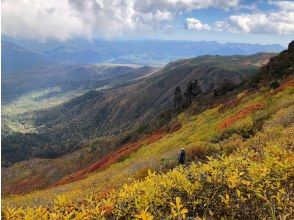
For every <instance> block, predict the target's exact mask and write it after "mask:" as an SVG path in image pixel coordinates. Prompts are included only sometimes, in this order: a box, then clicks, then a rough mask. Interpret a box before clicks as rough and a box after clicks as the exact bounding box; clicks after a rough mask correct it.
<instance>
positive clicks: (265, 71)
mask: <svg viewBox="0 0 294 220" xmlns="http://www.w3.org/2000/svg"><path fill="white" fill-rule="evenodd" d="M261 72H262V76H263V77H264V78H265V79H279V78H282V77H286V76H289V75H291V74H293V73H294V41H292V42H290V43H289V45H288V49H287V50H284V51H282V52H281V53H280V54H279V55H278V56H275V57H272V58H271V59H270V60H269V62H268V64H267V65H266V66H264V67H263V68H262V70H261Z"/></svg>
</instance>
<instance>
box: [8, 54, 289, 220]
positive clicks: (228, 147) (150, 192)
mask: <svg viewBox="0 0 294 220" xmlns="http://www.w3.org/2000/svg"><path fill="white" fill-rule="evenodd" d="M285 53H288V56H292V55H293V54H292V52H290V53H289V50H288V52H287V51H286V52H284V54H285ZM280 56H281V55H279V56H277V57H276V59H278V58H279V57H280ZM269 65H270V64H269ZM291 65H292V66H294V64H291ZM281 66H284V63H283V62H281ZM285 68H288V67H285ZM281 69H282V71H283V70H284V68H281ZM288 73H289V72H287V74H286V75H283V76H282V78H281V79H280V80H281V84H280V86H279V87H278V88H276V89H271V88H270V87H269V82H270V81H269V80H267V84H265V82H266V78H267V75H265V74H264V72H262V71H260V73H259V74H261V75H260V77H261V78H263V79H264V81H263V82H262V84H261V86H262V85H263V86H262V87H260V88H259V89H258V90H253V91H249V90H243V91H242V88H240V89H241V90H240V91H237V90H235V91H231V92H229V93H231V94H227V95H228V96H227V99H228V100H227V101H225V102H222V103H221V104H219V100H218V99H222V97H219V96H216V97H215V99H214V103H212V104H214V105H213V106H210V107H208V108H206V109H205V110H204V111H203V112H202V113H200V114H198V113H197V112H196V113H195V111H194V110H195V108H197V105H198V104H199V100H195V102H194V105H192V106H191V107H190V108H189V109H187V111H185V112H182V113H181V114H180V115H178V116H176V117H175V118H173V120H172V122H171V123H170V125H173V124H175V123H178V124H180V126H178V129H175V130H162V131H161V135H157V136H156V138H154V137H153V138H147V139H142V140H141V141H139V142H138V143H137V145H138V146H139V147H132V148H126V149H130V150H129V151H128V152H126V153H125V154H119V152H116V153H117V155H118V156H117V158H114V157H112V159H114V160H112V161H111V162H108V161H109V160H110V158H111V157H108V159H105V158H103V159H102V160H101V161H100V165H101V164H103V163H107V165H106V166H100V167H98V168H97V171H96V172H95V173H92V175H91V174H90V175H89V176H88V177H87V178H86V179H84V180H80V181H78V182H75V183H71V184H66V185H61V186H57V187H56V188H51V189H47V190H44V191H38V192H34V193H31V194H28V195H20V196H13V197H8V198H6V199H4V202H3V204H4V207H5V208H4V210H5V212H4V214H5V215H6V216H8V215H11V214H14V215H16V216H19V217H21V218H23V217H25V216H29V215H34V216H37V215H40V214H41V213H42V215H44V214H46V215H54V216H60V217H61V216H64V215H65V212H64V211H63V210H64V209H67V210H70V211H69V213H68V214H67V215H71V214H73V215H79V216H82V218H86V217H88V218H101V217H105V218H113V217H120V218H133V217H134V216H142V218H143V216H146V215H147V216H149V215H152V216H154V217H155V218H161V217H167V216H169V215H170V216H171V217H172V216H173V217H176V218H178V217H179V216H182V217H183V214H185V215H188V216H189V217H196V216H198V217H203V216H206V217H207V216H210V217H211V218H217V219H219V218H221V217H229V218H234V219H246V218H251V217H252V216H253V217H254V218H258V219H259V218H270V217H278V216H281V217H284V218H286V216H289V215H290V216H291V215H292V214H293V213H292V212H291V207H292V204H293V198H292V196H291V194H292V193H293V185H292V184H291V181H292V180H293V172H292V171H293V158H294V154H293V135H291V134H292V133H293V126H294V120H293V117H292V116H293V111H294V106H293V104H294V103H293V98H294V97H293V96H294V79H293V72H292V73H291V74H290V76H288ZM225 96H226V95H225ZM182 147H185V148H186V150H187V161H188V162H189V164H188V166H187V167H186V168H185V167H175V166H176V164H177V161H176V155H177V153H178V152H179V150H180V149H181V148H182ZM190 162H192V165H190ZM93 165H94V164H93ZM95 166H98V164H97V163H95ZM91 168H93V170H92V171H95V169H94V167H93V166H90V167H89V169H91ZM171 168H172V169H173V168H174V169H173V170H170V169H171ZM149 169H150V170H155V171H157V172H159V174H157V175H155V174H154V173H152V172H150V171H148V170H149ZM81 172H84V170H82V171H81ZM81 172H78V174H79V173H81ZM165 173H166V174H165ZM146 176H147V177H146ZM69 179H70V178H69ZM138 179H141V180H142V179H143V180H142V181H138ZM32 181H33V180H32ZM126 183H127V184H129V185H124V186H123V184H126ZM269 186H270V187H269ZM56 195H59V196H58V197H57V198H56ZM268 198H271V199H270V200H268ZM54 200H55V201H54ZM268 201H270V202H268ZM52 203H54V205H53V206H52V205H51V206H48V205H49V204H52ZM172 204H173V205H172ZM252 204H254V206H253V207H252ZM24 205H25V206H31V207H32V206H39V205H42V206H43V207H41V208H39V209H33V210H32V209H25V208H24V209H8V208H7V206H10V207H21V206H24ZM47 207H48V208H47ZM144 210H145V211H144ZM183 210H185V211H183Z"/></svg>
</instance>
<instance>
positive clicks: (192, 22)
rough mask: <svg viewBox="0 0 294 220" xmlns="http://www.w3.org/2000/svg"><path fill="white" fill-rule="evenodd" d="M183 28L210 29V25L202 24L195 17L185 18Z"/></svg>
mask: <svg viewBox="0 0 294 220" xmlns="http://www.w3.org/2000/svg"><path fill="white" fill-rule="evenodd" d="M185 28H186V29H188V30H196V31H205V30H206V31H208V30H211V27H210V26H209V25H208V24H202V23H201V21H199V20H198V19H196V18H186V20H185Z"/></svg>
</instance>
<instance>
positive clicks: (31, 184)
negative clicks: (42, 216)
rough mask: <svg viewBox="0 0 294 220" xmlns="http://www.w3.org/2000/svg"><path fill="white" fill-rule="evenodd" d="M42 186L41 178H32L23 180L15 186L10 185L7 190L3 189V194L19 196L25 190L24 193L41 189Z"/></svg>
mask: <svg viewBox="0 0 294 220" xmlns="http://www.w3.org/2000/svg"><path fill="white" fill-rule="evenodd" d="M43 184H44V182H43V181H42V178H40V177H38V176H33V177H30V178H26V179H25V180H22V181H20V182H19V183H17V184H15V185H13V184H12V185H11V187H10V188H9V189H5V193H7V194H20V193H23V192H24V189H25V190H26V192H29V191H32V190H34V189H36V188H42V186H43Z"/></svg>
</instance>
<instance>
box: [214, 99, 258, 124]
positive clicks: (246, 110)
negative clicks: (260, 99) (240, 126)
mask: <svg viewBox="0 0 294 220" xmlns="http://www.w3.org/2000/svg"><path fill="white" fill-rule="evenodd" d="M263 108H264V105H263V104H259V103H256V104H252V105H249V106H247V107H245V108H244V109H242V110H240V111H239V112H238V113H237V114H235V115H233V116H231V117H228V118H226V119H225V120H224V121H223V122H222V123H221V124H220V125H219V128H220V129H225V128H228V127H230V126H231V125H233V124H234V123H235V122H236V121H238V120H240V119H242V118H245V117H246V116H247V115H249V114H251V113H253V112H255V111H257V110H260V109H263Z"/></svg>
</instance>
